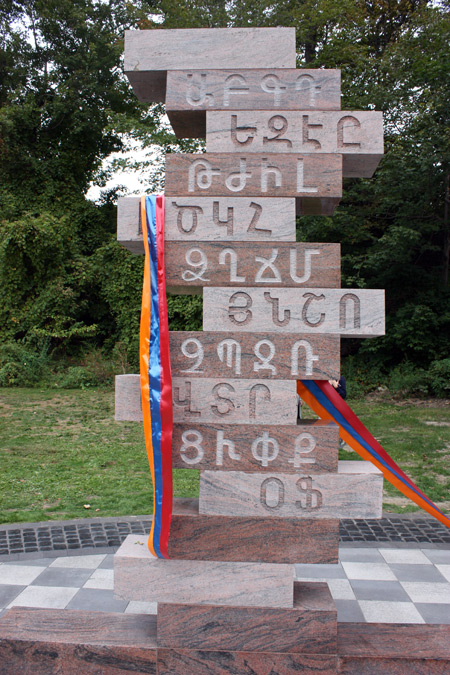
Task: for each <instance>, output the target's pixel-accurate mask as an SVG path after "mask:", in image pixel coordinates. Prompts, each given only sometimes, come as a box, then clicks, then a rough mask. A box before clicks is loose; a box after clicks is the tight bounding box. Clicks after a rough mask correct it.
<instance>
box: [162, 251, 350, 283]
mask: <svg viewBox="0 0 450 675" xmlns="http://www.w3.org/2000/svg"><path fill="white" fill-rule="evenodd" d="M164 258H165V271H166V284H167V287H168V289H169V290H170V289H171V290H172V292H174V293H176V292H179V291H178V289H182V290H184V291H186V292H189V293H194V292H200V289H201V288H202V287H204V286H257V287H258V286H260V287H264V288H265V287H267V286H274V285H275V286H276V285H280V287H283V288H285V287H294V288H298V287H301V286H310V287H319V286H320V287H324V288H339V287H340V285H341V259H340V246H339V244H313V243H308V244H304V243H299V244H294V243H291V244H288V243H284V242H277V243H276V244H273V246H269V245H268V243H267V242H263V243H252V242H240V243H239V244H238V245H233V243H229V242H227V243H226V244H224V243H223V242H188V243H185V242H167V243H166V246H165V249H164Z"/></svg>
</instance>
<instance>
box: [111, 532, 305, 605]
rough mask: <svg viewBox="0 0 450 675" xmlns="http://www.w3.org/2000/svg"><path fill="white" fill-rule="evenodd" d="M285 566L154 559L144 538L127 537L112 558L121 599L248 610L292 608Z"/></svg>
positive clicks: (290, 578) (290, 580) (290, 572)
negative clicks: (245, 608) (244, 608)
mask: <svg viewBox="0 0 450 675" xmlns="http://www.w3.org/2000/svg"><path fill="white" fill-rule="evenodd" d="M293 578H294V576H293V568H292V566H291V565H287V564H274V563H254V562H222V561H221V562H216V561H204V560H166V559H161V558H154V557H153V556H152V555H151V554H150V552H149V550H148V548H147V538H146V537H140V536H139V535H129V536H128V537H127V538H126V539H125V541H124V543H123V544H122V546H121V547H120V548H119V550H118V551H117V553H116V555H115V556H114V588H115V593H116V595H117V596H118V597H119V598H122V599H124V600H139V601H140V602H157V603H160V602H180V603H185V602H186V603H196V604H212V605H239V606H242V605H243V606H250V607H292V592H293V591H292V587H293Z"/></svg>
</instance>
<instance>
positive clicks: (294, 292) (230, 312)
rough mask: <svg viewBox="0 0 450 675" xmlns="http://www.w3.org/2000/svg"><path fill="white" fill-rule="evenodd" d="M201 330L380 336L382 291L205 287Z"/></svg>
mask: <svg viewBox="0 0 450 675" xmlns="http://www.w3.org/2000/svg"><path fill="white" fill-rule="evenodd" d="M203 330H205V331H209V330H211V331H217V330H225V331H227V330H228V331H231V330H240V331H249V332H259V331H276V332H279V333H296V334H302V333H305V334H310V333H319V334H320V333H335V334H336V333H337V334H340V335H342V336H349V337H350V336H351V337H370V336H374V335H384V333H385V314H384V290H378V289H376V290H366V289H359V288H357V289H347V288H345V289H342V290H341V289H335V288H274V287H270V288H265V289H264V288H248V287H244V286H243V287H240V288H222V287H221V288H205V289H204V291H203Z"/></svg>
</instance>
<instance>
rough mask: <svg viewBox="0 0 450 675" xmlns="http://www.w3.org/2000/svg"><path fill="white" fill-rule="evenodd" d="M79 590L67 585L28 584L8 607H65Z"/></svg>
mask: <svg viewBox="0 0 450 675" xmlns="http://www.w3.org/2000/svg"><path fill="white" fill-rule="evenodd" d="M79 590H80V589H79V588H70V587H67V586H65V587H62V586H28V588H25V589H24V590H23V591H22V593H20V594H19V595H18V596H17V598H15V600H13V601H12V602H11V603H10V604H9V605H8V608H10V607H41V608H42V609H64V608H65V607H66V606H67V605H68V604H69V602H70V601H71V600H72V598H73V596H74V595H75V594H76V593H78V591H79Z"/></svg>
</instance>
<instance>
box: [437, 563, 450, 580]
mask: <svg viewBox="0 0 450 675" xmlns="http://www.w3.org/2000/svg"><path fill="white" fill-rule="evenodd" d="M436 568H437V569H438V570H439V572H440V573H441V574H442V576H443V577H445V578H446V579H447V581H450V565H436Z"/></svg>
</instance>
